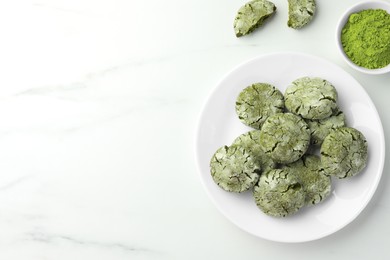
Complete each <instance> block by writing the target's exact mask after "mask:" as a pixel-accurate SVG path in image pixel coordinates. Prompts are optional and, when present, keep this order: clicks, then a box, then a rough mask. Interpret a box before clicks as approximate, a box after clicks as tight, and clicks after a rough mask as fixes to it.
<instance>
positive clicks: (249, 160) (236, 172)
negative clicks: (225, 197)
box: [210, 145, 261, 192]
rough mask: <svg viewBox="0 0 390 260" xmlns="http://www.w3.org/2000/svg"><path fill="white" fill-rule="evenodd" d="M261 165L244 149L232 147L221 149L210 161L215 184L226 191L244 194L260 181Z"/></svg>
mask: <svg viewBox="0 0 390 260" xmlns="http://www.w3.org/2000/svg"><path fill="white" fill-rule="evenodd" d="M260 170H261V168H260V165H259V163H258V161H257V160H255V159H254V157H253V156H252V154H251V153H250V152H249V151H248V150H247V149H245V148H244V147H241V146H237V145H232V146H223V147H221V148H219V149H218V150H217V151H216V152H215V154H214V155H213V157H212V158H211V161H210V173H211V177H212V178H213V180H214V182H215V183H216V184H218V186H219V187H221V188H222V189H224V190H226V191H231V192H243V191H246V190H248V189H250V188H252V187H253V186H254V185H255V184H256V182H257V181H258V180H259V174H260V172H261V171H260Z"/></svg>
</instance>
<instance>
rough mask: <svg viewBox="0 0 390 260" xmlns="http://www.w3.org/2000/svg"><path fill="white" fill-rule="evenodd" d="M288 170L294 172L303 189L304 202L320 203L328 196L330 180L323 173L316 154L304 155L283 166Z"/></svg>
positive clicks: (308, 203) (307, 203)
mask: <svg viewBox="0 0 390 260" xmlns="http://www.w3.org/2000/svg"><path fill="white" fill-rule="evenodd" d="M283 169H287V171H288V172H292V173H294V175H296V176H297V177H298V179H299V182H300V183H301V184H302V187H303V190H304V191H305V194H306V197H305V204H306V205H314V204H317V203H320V202H321V201H322V200H324V199H325V198H326V197H328V196H329V194H330V191H331V185H332V184H331V180H330V177H329V176H326V175H325V174H324V170H323V169H322V166H321V160H320V158H319V157H318V156H316V155H305V156H303V157H302V158H301V159H299V160H298V161H296V162H293V163H290V164H287V165H285V166H283Z"/></svg>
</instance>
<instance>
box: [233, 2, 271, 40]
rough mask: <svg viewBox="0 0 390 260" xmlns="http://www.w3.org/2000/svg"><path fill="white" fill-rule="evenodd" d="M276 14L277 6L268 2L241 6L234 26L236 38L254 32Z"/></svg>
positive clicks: (249, 3)
mask: <svg viewBox="0 0 390 260" xmlns="http://www.w3.org/2000/svg"><path fill="white" fill-rule="evenodd" d="M275 12H276V6H275V5H274V4H273V3H272V2H270V1H266V0H254V1H250V2H248V3H246V4H245V5H243V6H241V7H240V9H239V10H238V12H237V15H236V18H235V19H234V24H233V26H234V32H235V33H236V36H237V37H241V36H243V35H247V34H249V33H251V32H253V31H254V30H255V29H256V28H258V27H260V26H262V25H263V23H264V21H265V20H267V18H269V17H270V16H272V15H273V14H274V13H275Z"/></svg>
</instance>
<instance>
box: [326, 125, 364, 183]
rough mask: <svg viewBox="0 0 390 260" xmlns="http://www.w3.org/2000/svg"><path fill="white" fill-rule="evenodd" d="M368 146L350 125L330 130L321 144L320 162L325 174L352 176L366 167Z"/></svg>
mask: <svg viewBox="0 0 390 260" xmlns="http://www.w3.org/2000/svg"><path fill="white" fill-rule="evenodd" d="M367 159H368V146H367V141H366V138H365V137H364V135H363V134H362V133H361V132H359V131H358V130H356V129H354V128H351V127H341V128H337V129H336V130H334V131H332V132H331V133H330V134H329V135H328V136H327V137H326V138H325V140H324V142H323V143H322V145H321V162H322V166H323V168H324V171H325V173H326V174H327V175H332V176H335V177H337V178H339V179H343V178H347V177H352V176H354V175H356V174H358V173H359V172H360V171H361V170H362V169H363V168H364V167H366V164H367Z"/></svg>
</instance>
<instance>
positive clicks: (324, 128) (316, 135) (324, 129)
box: [305, 111, 346, 145]
mask: <svg viewBox="0 0 390 260" xmlns="http://www.w3.org/2000/svg"><path fill="white" fill-rule="evenodd" d="M305 121H306V123H307V125H308V126H309V129H310V133H311V139H310V142H311V144H313V145H321V144H322V142H323V141H324V139H325V137H326V136H327V135H328V134H329V133H330V132H331V131H332V130H334V129H336V128H339V127H343V126H346V125H345V115H344V113H343V112H342V111H338V112H337V113H335V114H334V115H332V116H330V117H328V118H325V119H321V120H311V119H306V120H305Z"/></svg>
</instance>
